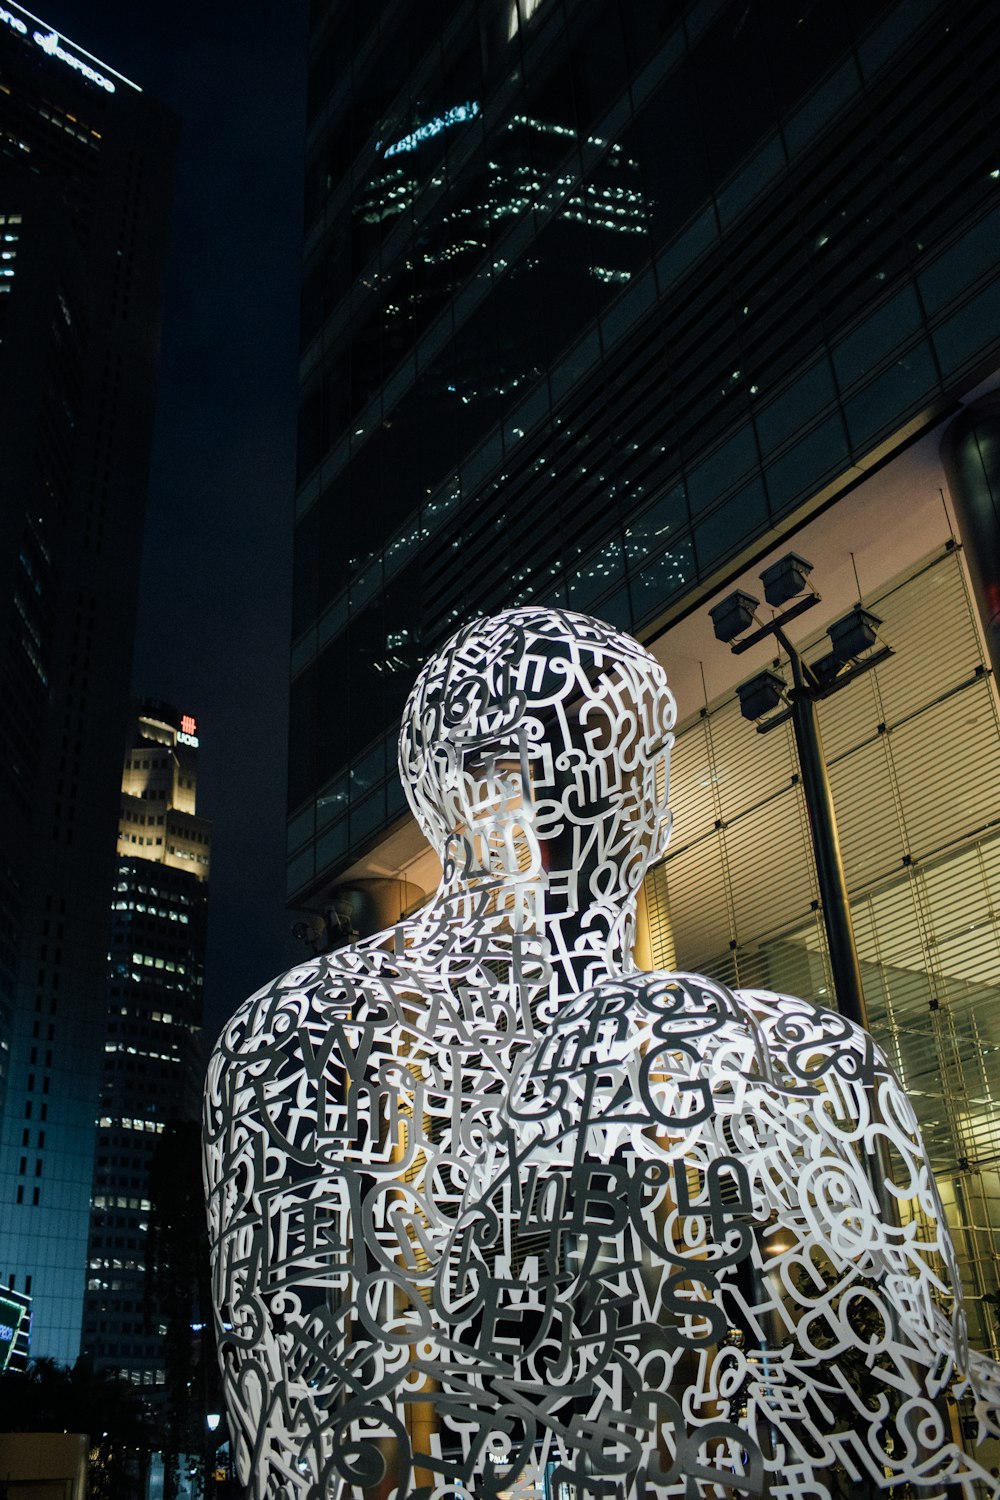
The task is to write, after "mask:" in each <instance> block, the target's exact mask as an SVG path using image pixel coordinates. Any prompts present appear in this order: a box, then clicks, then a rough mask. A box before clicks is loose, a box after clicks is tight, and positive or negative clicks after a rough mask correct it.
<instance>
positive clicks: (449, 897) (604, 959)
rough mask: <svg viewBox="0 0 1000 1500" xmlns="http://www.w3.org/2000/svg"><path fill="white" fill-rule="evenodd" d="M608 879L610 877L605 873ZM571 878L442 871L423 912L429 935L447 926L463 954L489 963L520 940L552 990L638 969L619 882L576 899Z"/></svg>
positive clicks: (631, 906)
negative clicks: (492, 953) (493, 954)
mask: <svg viewBox="0 0 1000 1500" xmlns="http://www.w3.org/2000/svg"><path fill="white" fill-rule="evenodd" d="M608 873H609V877H610V876H611V874H612V872H608ZM580 894H581V893H580V889H579V881H578V880H577V879H576V877H575V876H573V875H568V876H560V875H553V874H551V873H549V872H545V871H540V872H538V873H533V872H529V873H525V874H521V873H520V872H518V873H516V874H511V873H509V872H502V871H501V872H491V873H489V874H486V873H485V872H480V873H478V874H473V875H472V876H471V877H470V876H469V875H468V873H466V872H462V874H457V873H455V872H453V871H452V872H451V878H448V875H447V874H446V878H445V880H444V881H443V882H442V884H441V886H440V888H439V890H438V893H437V895H436V897H435V899H434V901H433V902H432V903H431V904H430V905H429V906H428V907H427V908H425V911H424V922H425V923H426V926H427V930H428V931H430V930H431V929H432V928H433V927H434V925H435V924H437V925H438V926H440V924H442V923H444V924H446V925H447V928H448V929H449V930H450V931H451V932H453V933H455V935H456V937H457V939H458V940H459V943H460V946H461V948H462V949H463V950H465V951H466V952H469V953H470V954H471V953H478V954H480V955H482V956H483V957H484V958H488V956H489V953H490V950H491V948H494V947H495V948H498V949H506V948H507V947H509V946H510V945H511V942H512V940H513V939H519V940H520V941H521V943H522V945H523V946H524V948H525V950H526V951H529V952H530V953H531V954H533V955H536V956H537V961H538V964H539V966H542V964H543V960H544V967H546V968H547V969H548V970H549V971H550V975H551V978H550V983H551V982H553V981H554V986H555V990H556V993H558V994H574V993H578V992H579V991H580V990H582V989H586V988H589V987H590V986H591V985H593V984H597V983H598V982H599V981H600V980H602V979H605V978H610V977H616V976H619V975H622V974H627V973H629V972H631V971H632V970H633V969H634V967H635V962H634V958H633V952H632V950H633V947H634V944H635V916H636V900H635V895H634V893H632V892H630V891H628V890H627V889H626V887H625V884H624V879H622V881H621V884H620V886H619V885H617V884H616V883H615V882H614V880H613V879H612V878H609V879H608V880H607V881H606V882H605V891H602V893H601V894H600V895H594V894H593V893H592V892H588V893H587V899H586V901H581V899H580Z"/></svg>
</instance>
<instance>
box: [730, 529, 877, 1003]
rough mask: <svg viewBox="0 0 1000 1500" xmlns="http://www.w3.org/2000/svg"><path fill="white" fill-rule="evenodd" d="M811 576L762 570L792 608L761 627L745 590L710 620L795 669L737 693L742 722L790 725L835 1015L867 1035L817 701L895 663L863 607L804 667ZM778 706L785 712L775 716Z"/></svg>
mask: <svg viewBox="0 0 1000 1500" xmlns="http://www.w3.org/2000/svg"><path fill="white" fill-rule="evenodd" d="M811 572H812V564H811V563H809V562H807V561H806V560H805V558H803V557H799V556H798V554H797V553H795V552H790V553H788V554H787V556H785V557H783V558H780V559H779V561H778V562H776V563H773V564H772V565H771V567H769V568H765V569H764V571H763V573H761V575H760V578H761V582H762V584H763V585H764V597H765V599H766V600H767V602H768V603H769V604H770V605H772V606H773V607H775V608H780V607H781V606H782V605H787V608H785V609H784V610H783V611H782V613H781V614H778V615H775V616H774V617H773V618H772V619H770V620H768V621H767V622H765V623H763V624H762V623H761V621H760V620H759V619H758V618H757V609H758V608H759V602H758V600H757V599H755V598H754V596H753V595H752V594H747V593H745V592H744V591H743V590H742V589H738V590H736V591H735V592H734V593H732V594H729V595H728V596H727V597H726V598H725V599H723V600H722V602H721V603H719V604H717V605H715V606H714V608H713V609H711V610H710V611H709V614H710V615H711V619H712V626H713V629H714V631H715V634H716V636H717V638H718V639H719V640H720V641H722V642H723V643H724V644H725V645H727V646H729V648H730V650H731V651H732V652H733V653H734V654H735V655H737V656H739V655H741V654H742V653H743V652H744V651H748V650H749V649H750V647H751V646H755V645H757V644H758V642H760V641H762V640H765V639H766V638H767V637H768V636H772V637H773V638H774V639H775V640H776V641H777V642H778V644H779V645H780V646H781V648H782V650H783V651H784V652H785V654H786V655H787V657H788V660H789V663H790V665H791V669H792V685H791V687H789V686H788V683H787V681H786V679H785V678H784V677H783V676H782V675H781V674H780V673H779V672H775V671H771V670H768V671H764V672H758V673H757V675H756V676H755V677H751V678H750V679H749V681H747V682H744V683H742V684H741V685H740V686H739V687H738V688H737V689H736V693H737V697H738V698H739V702H740V712H741V714H742V715H743V717H744V718H745V719H750V720H753V721H755V722H756V724H757V733H758V734H768V733H769V732H770V731H771V730H772V729H776V728H777V727H778V725H779V724H783V723H786V722H787V721H788V720H789V719H791V721H792V728H793V731H794V734H795V747H796V750H797V751H798V757H799V770H800V772H801V776H802V790H803V793H804V795H805V802H806V810H807V812H808V815H809V830H810V834H811V836H812V846H813V854H814V856H815V860H816V876H817V880H818V883H819V890H820V896H821V899H822V906H823V925H824V927H825V928H826V938H827V945H828V947H829V950H830V968H831V970H832V972H833V982H834V987H835V989H836V994H837V1003H838V1008H839V1009H840V1011H841V1012H842V1014H843V1015H845V1016H848V1017H849V1018H850V1019H851V1020H852V1021H857V1022H858V1024H859V1025H861V1026H864V1027H865V1028H866V1029H867V1027H868V1017H867V1012H866V1008H865V997H864V991H863V989H862V986H861V970H860V968H859V966H858V952H857V947H856V944H855V941H854V928H853V925H852V923H851V909H850V904H849V902H848V899H847V884H846V882H845V880H844V863H843V859H842V858H841V854H840V840H839V838H838V836H837V823H836V818H835V815H834V808H833V798H832V796H831V793H830V781H829V777H828V776H827V770H826V761H825V759H824V756H823V746H822V742H821V740H820V734H819V719H818V716H817V712H816V704H817V703H818V702H819V700H820V699H822V698H829V697H830V696H831V695H832V694H833V693H837V692H839V691H840V690H841V688H844V687H846V686H847V684H848V683H849V682H853V681H854V680H855V678H856V677H859V676H861V675H862V673H864V672H870V671H871V669H872V667H875V666H877V665H878V664H879V662H881V661H884V660H885V659H886V657H888V656H891V655H892V650H891V648H890V647H889V646H880V645H879V643H878V628H879V626H880V625H881V623H882V621H881V620H880V619H879V618H878V616H877V615H873V614H872V613H871V611H870V610H867V609H864V608H863V607H862V606H861V605H860V604H858V605H856V606H855V608H854V609H852V610H851V611H850V613H849V614H847V615H845V616H844V618H843V619H841V620H837V621H835V622H834V624H833V625H831V626H830V628H829V630H828V631H827V635H828V636H829V639H830V650H829V651H828V652H827V653H826V655H824V656H821V657H819V658H817V659H815V660H814V661H813V662H812V663H809V662H807V661H806V660H805V659H804V658H803V656H802V655H801V653H800V652H799V650H798V648H797V647H796V646H795V645H793V643H792V642H791V641H790V640H789V639H788V636H787V634H786V632H785V626H786V625H788V623H789V622H790V621H791V620H794V619H796V618H797V617H798V616H799V615H801V614H803V613H805V611H806V610H808V609H812V608H813V607H814V606H815V605H817V604H818V603H819V602H820V599H819V595H818V594H817V593H816V592H815V590H814V589H813V588H812V585H811V584H810V583H809V574H810V573H811ZM751 627H756V628H753V629H752V628H751ZM748 631H749V632H750V633H749V634H747V632H748ZM781 705H784V707H780V706H781ZM779 707H780V711H779V712H777V713H776V712H775V710H776V709H779Z"/></svg>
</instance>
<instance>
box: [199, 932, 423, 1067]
mask: <svg viewBox="0 0 1000 1500" xmlns="http://www.w3.org/2000/svg"><path fill="white" fill-rule="evenodd" d="M394 941H395V934H394V933H393V932H386V933H379V934H377V935H376V936H375V937H373V938H368V939H366V940H365V941H364V942H363V943H357V944H352V945H349V946H347V947H344V948H338V949H336V950H335V951H334V952H333V953H326V954H322V955H321V956H320V957H317V958H313V959H310V960H309V961H308V962H306V963H302V964H296V965H295V967H294V968H291V969H289V970H288V971H287V972H286V973H284V974H279V975H278V976H277V978H275V979H273V980H271V982H270V983H269V984H266V985H264V986H263V987H262V988H261V989H259V990H257V991H256V992H255V993H254V994H252V995H251V996H250V997H249V999H248V1000H245V1001H244V1003H243V1004H242V1005H241V1006H240V1008H239V1009H238V1010H237V1011H236V1012H235V1014H234V1015H233V1016H232V1017H231V1018H230V1020H229V1021H228V1022H227V1023H226V1025H225V1026H224V1028H223V1030H222V1033H221V1035H220V1036H219V1039H218V1041H217V1042H216V1044H215V1048H214V1050H213V1054H212V1060H213V1064H214V1065H215V1066H216V1067H218V1066H219V1065H221V1064H223V1063H224V1062H225V1061H226V1060H232V1059H235V1058H237V1057H239V1058H241V1059H243V1060H246V1059H247V1058H248V1057H250V1056H252V1055H253V1054H255V1053H262V1052H267V1051H270V1050H273V1049H274V1048H275V1046H280V1045H281V1044H282V1043H283V1041H286V1040H290V1039H291V1038H293V1037H297V1036H299V1035H300V1034H301V1033H302V1032H303V1030H307V1031H315V1030H326V1029H329V1028H330V1027H331V1026H332V1027H336V1025H337V1023H340V1024H342V1025H350V1026H351V1027H354V1028H357V1027H359V1026H361V1027H365V1028H366V1029H370V1030H373V1031H376V1032H377V1031H385V1030H387V1029H391V1028H392V1027H393V1026H394V1025H396V1024H397V1023H398V1022H399V1021H400V1019H401V1017H402V1016H403V1015H408V1016H412V1015H413V1014H414V1012H415V1011H419V1010H420V1009H421V1008H422V1006H423V1005H424V1003H425V1002H426V996H427V992H428V988H429V985H428V976H427V974H426V973H423V972H420V971H418V969H417V968H416V966H414V965H413V964H411V963H409V962H408V960H407V959H406V957H405V955H404V956H403V957H400V956H399V955H398V954H397V953H396V952H395V951H394Z"/></svg>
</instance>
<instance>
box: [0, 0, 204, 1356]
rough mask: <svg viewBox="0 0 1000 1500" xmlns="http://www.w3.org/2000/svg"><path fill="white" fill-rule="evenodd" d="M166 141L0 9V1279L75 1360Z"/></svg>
mask: <svg viewBox="0 0 1000 1500" xmlns="http://www.w3.org/2000/svg"><path fill="white" fill-rule="evenodd" d="M174 144H175V127H174V122H173V121H172V119H171V118H170V117H169V116H168V115H167V113H166V112H165V111H164V110H162V109H161V108H160V107H159V106H157V105H156V104H155V103H154V102H153V101H152V100H150V99H148V98H147V97H146V96H145V95H144V94H143V93H142V92H141V91H140V90H139V89H138V88H137V87H136V86H135V85H134V84H132V83H130V82H129V81H128V80H127V79H125V78H123V77H122V76H121V75H120V74H118V73H117V72H116V71H115V70H114V68H112V67H111V66H110V65H109V64H107V63H104V62H101V61H99V60H97V59H95V58H93V57H91V56H90V55H89V54H88V53H87V52H86V51H84V50H83V49H82V48H80V47H78V46H77V45H76V44H75V43H73V42H71V41H70V40H69V39H68V38H66V37H63V36H61V35H59V34H58V33H57V32H55V31H53V30H52V29H51V28H50V27H48V26H47V25H45V24H44V23H43V22H41V21H39V20H38V19H37V18H36V17H35V16H33V15H32V14H31V13H30V12H28V11H26V10H23V9H22V8H21V7H20V6H18V5H16V4H14V3H13V0H10V3H7V0H5V3H4V5H3V6H2V7H0V383H2V388H3V392H4V399H3V402H2V403H0V450H2V452H3V456H4V474H3V486H2V495H0V527H2V538H0V540H2V546H0V601H2V609H3V620H4V624H3V635H2V640H0V673H2V681H3V697H4V703H5V712H4V714H3V716H2V726H0V738H2V744H0V767H2V772H0V830H2V832H0V841H2V844H0V851H2V854H0V933H2V938H0V1073H2V1074H3V1078H2V1081H0V1095H2V1097H0V1114H2V1125H0V1284H4V1285H8V1286H11V1287H13V1289H14V1290H16V1291H17V1292H20V1293H26V1294H28V1295H30V1296H31V1297H32V1300H33V1310H34V1323H33V1344H32V1352H33V1353H35V1354H39V1355H50V1356H53V1357H55V1358H57V1359H61V1360H68V1359H72V1358H73V1357H74V1356H75V1355H76V1353H77V1352H78V1350H79V1339H80V1323H81V1316H82V1309H83V1293H84V1281H85V1276H86V1244H87V1230H88V1222H89V1209H90V1201H89V1200H90V1182H91V1177H92V1169H93V1147H94V1129H93V1127H94V1119H95V1115H96V1111H97V1087H98V1080H99V1076H100V1073H99V1068H100V1047H101V1042H102V1037H103V1020H104V1010H105V1005H106V999H107V996H106V965H107V953H108V933H109V911H108V900H107V892H108V890H109V887H110V884H111V873H112V863H113V858H114V828H115V821H116V816H117V807H118V796H119V787H120V775H121V750H122V746H123V744H124V737H125V733H126V727H127V722H128V721H127V713H128V688H129V672H130V657H131V650H132V635H133V625H134V616H135V605H136V590H137V581H138V569H139V556H140V544H141V536H142V515H143V500H144V494H145V488H146V476H147V468H148V463H149V452H150V440H151V428H152V410H153V385H154V378H155V370H156V359H157V350H158V340H159V322H160V310H161V302H162V288H163V269H164V256H165V248H166V230H167V215H168V200H169V196H170V178H171V173H172V164H173V157H174Z"/></svg>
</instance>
